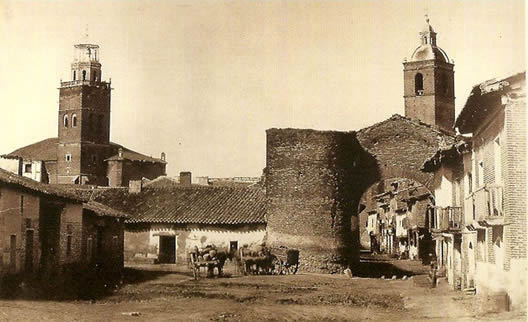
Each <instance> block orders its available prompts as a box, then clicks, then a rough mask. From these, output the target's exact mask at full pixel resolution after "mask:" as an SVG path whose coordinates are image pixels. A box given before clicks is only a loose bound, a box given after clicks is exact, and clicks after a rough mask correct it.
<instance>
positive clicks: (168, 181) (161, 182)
mask: <svg viewBox="0 0 528 322" xmlns="http://www.w3.org/2000/svg"><path fill="white" fill-rule="evenodd" d="M145 181H146V182H145V183H144V184H143V186H144V187H152V188H169V187H174V186H179V185H180V181H179V180H177V179H176V178H171V177H167V176H159V177H157V178H156V179H153V180H148V181H147V180H145Z"/></svg>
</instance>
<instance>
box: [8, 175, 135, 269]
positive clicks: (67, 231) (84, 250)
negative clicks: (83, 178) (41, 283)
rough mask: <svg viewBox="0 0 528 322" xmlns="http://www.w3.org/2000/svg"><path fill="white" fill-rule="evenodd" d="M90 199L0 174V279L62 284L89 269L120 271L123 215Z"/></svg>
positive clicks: (85, 193) (25, 179)
mask: <svg viewBox="0 0 528 322" xmlns="http://www.w3.org/2000/svg"><path fill="white" fill-rule="evenodd" d="M90 194H91V191H88V190H86V191H79V192H74V191H72V190H67V189H62V188H58V187H50V186H48V185H45V184H41V183H37V182H35V181H33V180H30V179H27V178H23V177H20V176H17V175H14V174H12V173H10V172H7V171H4V170H0V276H1V277H5V276H7V277H9V276H22V277H23V278H32V277H35V276H45V277H46V279H53V278H57V279H60V278H61V276H63V275H64V274H66V273H68V272H69V271H68V269H69V268H83V267H84V268H88V267H90V266H92V265H98V266H99V267H100V268H102V269H103V270H106V271H109V272H110V271H113V272H116V271H117V272H119V271H120V270H121V269H122V268H123V240H124V219H125V218H126V214H125V213H123V212H119V211H116V210H114V209H112V208H110V207H106V206H104V205H102V204H99V203H97V202H94V201H92V200H90V199H89V195H90Z"/></svg>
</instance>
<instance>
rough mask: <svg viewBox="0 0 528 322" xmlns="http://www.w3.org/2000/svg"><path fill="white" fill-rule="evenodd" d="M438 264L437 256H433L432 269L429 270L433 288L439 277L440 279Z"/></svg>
mask: <svg viewBox="0 0 528 322" xmlns="http://www.w3.org/2000/svg"><path fill="white" fill-rule="evenodd" d="M437 276H438V266H437V264H436V258H435V257H431V269H430V271H429V277H430V278H431V288H435V287H436V283H437V279H438V277H437Z"/></svg>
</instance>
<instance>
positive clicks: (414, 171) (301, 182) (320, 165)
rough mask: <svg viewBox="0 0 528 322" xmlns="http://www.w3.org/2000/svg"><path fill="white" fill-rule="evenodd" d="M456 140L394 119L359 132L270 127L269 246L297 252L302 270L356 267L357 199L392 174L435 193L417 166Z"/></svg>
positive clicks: (267, 172)
mask: <svg viewBox="0 0 528 322" xmlns="http://www.w3.org/2000/svg"><path fill="white" fill-rule="evenodd" d="M453 142H454V137H452V136H451V135H449V134H445V133H443V132H440V131H438V130H437V129H435V128H433V127H431V126H429V125H426V124H423V123H420V122H417V121H413V120H410V119H408V118H405V117H402V116H399V115H394V116H392V117H391V118H389V119H388V120H386V121H383V122H381V123H377V124H374V125H372V126H370V127H367V128H365V129H362V130H360V131H358V132H337V131H315V130H304V129H270V130H268V131H267V154H266V173H265V174H266V199H267V223H268V224H267V228H266V231H267V243H268V244H269V245H270V246H272V247H276V246H287V247H294V248H298V249H300V251H301V252H300V255H301V269H303V270H306V271H316V272H317V271H320V272H335V271H338V270H340V269H341V268H342V267H343V266H348V265H351V266H353V265H354V264H355V263H357V262H359V227H358V220H357V217H358V206H359V200H360V198H361V195H362V194H363V193H364V192H365V191H366V189H368V187H369V186H371V185H372V184H374V183H375V182H377V181H380V180H384V179H389V178H394V177H405V178H409V179H412V180H414V181H416V182H419V183H421V184H422V185H424V186H425V187H426V188H427V189H429V190H430V191H433V190H434V189H433V187H432V185H433V180H432V174H430V173H425V172H422V171H421V170H420V169H421V167H422V165H423V162H424V161H425V160H426V159H428V158H429V157H430V156H432V155H433V154H434V153H436V151H437V150H438V149H439V148H441V147H444V146H447V145H450V144H452V143H453ZM354 219H355V220H354Z"/></svg>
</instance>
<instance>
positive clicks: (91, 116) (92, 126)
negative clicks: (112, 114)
mask: <svg viewBox="0 0 528 322" xmlns="http://www.w3.org/2000/svg"><path fill="white" fill-rule="evenodd" d="M88 123H89V125H88V126H89V127H90V130H93V129H94V116H93V114H90V116H89V117H88Z"/></svg>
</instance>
